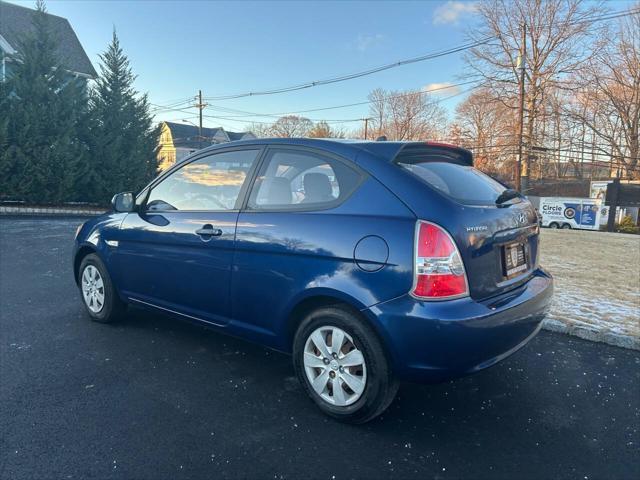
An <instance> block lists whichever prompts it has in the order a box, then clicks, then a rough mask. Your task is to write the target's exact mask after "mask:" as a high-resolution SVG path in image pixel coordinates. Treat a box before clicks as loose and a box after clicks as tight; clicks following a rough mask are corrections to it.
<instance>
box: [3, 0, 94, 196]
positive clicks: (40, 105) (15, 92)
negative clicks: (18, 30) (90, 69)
mask: <svg viewBox="0 0 640 480" xmlns="http://www.w3.org/2000/svg"><path fill="white" fill-rule="evenodd" d="M45 13H46V9H45V6H44V2H43V1H42V0H39V1H38V2H37V11H36V12H35V13H34V15H33V31H32V32H30V33H28V34H26V35H25V36H24V37H23V38H22V39H21V41H20V42H19V44H18V48H17V50H18V52H19V53H18V54H17V58H16V60H17V61H15V62H13V63H12V66H13V67H14V68H13V70H12V75H11V77H10V78H9V79H8V81H7V84H6V85H5V87H4V88H5V89H6V90H7V91H8V92H10V93H9V95H8V100H7V101H6V104H5V105H2V108H3V110H4V111H6V112H7V115H6V117H7V126H6V136H7V139H6V143H7V146H6V148H5V151H4V156H3V157H2V158H1V162H0V173H1V175H0V178H1V180H0V182H2V183H1V184H0V196H3V197H9V198H16V199H21V200H27V201H30V202H33V203H60V202H62V201H68V200H80V198H75V197H76V195H75V194H74V191H73V186H74V183H75V182H76V177H77V175H78V173H79V170H78V167H79V165H81V164H82V162H83V161H84V160H85V158H86V153H87V152H86V148H85V147H84V145H82V143H81V142H80V141H79V139H78V135H77V131H78V125H79V122H80V119H81V112H82V110H83V108H84V105H85V104H86V95H85V88H84V83H82V82H80V81H78V80H77V79H76V78H75V77H73V76H72V75H70V74H69V72H68V71H67V70H66V69H65V66H64V65H63V64H62V63H61V62H60V60H59V58H58V56H57V54H56V52H57V51H58V44H57V39H56V38H55V36H54V35H53V33H52V31H51V29H50V26H49V19H48V18H47V15H45ZM1 127H2V126H1V125H0V128H1ZM0 135H1V133H0Z"/></svg>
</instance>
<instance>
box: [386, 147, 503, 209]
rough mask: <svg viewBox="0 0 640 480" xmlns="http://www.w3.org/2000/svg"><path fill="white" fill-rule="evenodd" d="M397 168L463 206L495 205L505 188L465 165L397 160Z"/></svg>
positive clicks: (429, 159) (428, 160)
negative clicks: (404, 170) (406, 171)
mask: <svg viewBox="0 0 640 480" xmlns="http://www.w3.org/2000/svg"><path fill="white" fill-rule="evenodd" d="M397 163H398V165H400V166H401V167H402V168H404V169H406V170H408V171H409V172H411V173H412V174H413V175H415V176H416V177H418V178H419V179H420V180H422V181H423V182H425V183H428V184H429V185H430V186H432V187H434V188H436V189H437V190H439V191H440V192H442V193H444V194H445V195H447V196H449V197H451V198H452V199H454V200H455V201H457V202H459V203H462V204H464V205H494V204H495V201H496V199H497V198H498V196H499V195H500V194H501V193H502V192H503V191H504V190H506V187H505V186H504V185H502V184H501V183H499V182H497V181H495V180H494V179H493V178H491V177H489V176H488V175H485V174H484V173H482V172H481V171H479V170H476V169H475V168H473V167H470V166H467V165H460V164H458V163H449V162H446V161H438V159H433V158H425V159H423V160H421V159H416V158H412V159H410V160H409V159H406V160H405V159H398V161H397Z"/></svg>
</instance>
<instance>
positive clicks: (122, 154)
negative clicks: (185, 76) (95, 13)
mask: <svg viewBox="0 0 640 480" xmlns="http://www.w3.org/2000/svg"><path fill="white" fill-rule="evenodd" d="M100 60H101V64H100V76H99V78H98V79H97V80H96V85H95V88H94V89H93V90H92V91H91V93H90V101H89V114H90V118H91V120H90V122H89V142H90V144H89V148H90V151H91V157H92V162H91V165H92V169H91V171H89V172H86V174H87V178H88V179H90V181H91V184H93V185H94V186H96V188H95V190H94V194H95V198H94V200H95V201H100V202H106V201H108V200H109V199H110V198H111V196H112V195H113V194H114V193H118V192H121V191H138V190H139V189H141V188H142V187H143V186H144V185H145V184H146V183H148V182H149V180H151V179H152V178H153V177H154V176H155V175H156V173H157V168H158V167H157V159H156V148H157V145H158V137H159V134H160V131H159V129H158V128H154V127H153V119H152V117H151V114H150V113H149V102H148V99H147V96H146V95H140V94H139V93H138V92H137V91H136V90H135V88H134V86H133V82H134V81H135V78H136V77H135V76H134V74H133V72H132V70H131V67H130V65H129V60H128V58H127V56H126V55H125V54H124V52H123V51H122V48H121V47H120V41H119V40H118V36H117V35H116V32H115V31H114V32H113V38H112V41H111V44H110V45H109V47H108V48H107V51H106V52H104V53H103V54H102V55H100Z"/></svg>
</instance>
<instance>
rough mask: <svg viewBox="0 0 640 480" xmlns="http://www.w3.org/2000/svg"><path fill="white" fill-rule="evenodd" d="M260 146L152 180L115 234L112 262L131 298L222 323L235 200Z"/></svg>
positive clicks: (202, 158) (226, 307) (226, 153)
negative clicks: (117, 234) (135, 207)
mask: <svg viewBox="0 0 640 480" xmlns="http://www.w3.org/2000/svg"><path fill="white" fill-rule="evenodd" d="M259 153H260V149H259V148H246V147H245V148H244V149H234V150H228V151H223V152H220V153H209V154H206V155H203V156H200V157H197V158H196V159H194V160H193V161H189V162H188V163H186V164H185V165H183V166H181V167H179V168H177V169H175V170H173V171H172V172H171V173H170V174H168V175H166V176H165V177H162V178H161V179H160V180H159V181H158V182H156V183H155V184H153V185H152V186H151V187H150V189H149V192H148V194H147V196H146V199H144V200H143V201H142V203H141V205H140V207H139V211H138V212H135V213H131V214H129V215H127V217H126V218H125V219H124V221H123V223H122V225H121V227H120V232H119V242H118V246H117V249H116V250H117V254H116V255H115V259H116V262H117V270H118V272H119V273H120V278H119V285H121V286H122V287H121V290H122V293H123V295H125V296H126V297H127V298H129V299H130V300H131V301H133V302H134V303H136V302H137V303H141V304H146V305H152V306H156V307H159V308H161V309H164V310H169V311H172V312H176V313H179V314H182V315H184V316H188V317H194V318H196V319H199V320H204V321H207V322H210V323H214V324H225V323H227V322H228V319H229V316H230V304H229V288H230V279H231V266H232V259H233V251H234V242H235V232H236V222H237V219H238V208H239V202H241V200H242V195H243V194H244V190H245V181H246V179H247V178H248V176H250V175H249V174H250V172H251V170H252V168H253V167H254V166H255V163H256V161H257V158H258V156H259Z"/></svg>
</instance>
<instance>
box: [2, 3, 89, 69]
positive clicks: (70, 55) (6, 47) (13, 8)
mask: <svg viewBox="0 0 640 480" xmlns="http://www.w3.org/2000/svg"><path fill="white" fill-rule="evenodd" d="M36 13H37V12H36V10H33V9H31V8H26V7H22V6H20V5H15V4H13V3H7V2H3V1H2V0H0V81H2V80H4V79H5V78H7V77H8V76H9V75H11V67H12V63H14V62H16V61H19V60H18V59H19V55H20V52H19V48H20V38H22V37H24V36H25V35H28V34H29V33H31V32H32V31H33V16H34V15H35V14H36ZM45 15H47V18H48V21H49V25H50V28H51V32H52V34H53V35H54V36H55V37H56V39H57V41H58V51H57V52H56V53H57V55H58V58H59V59H60V63H61V65H62V67H63V68H64V69H65V70H66V71H68V72H69V74H70V75H72V76H74V77H76V78H80V79H85V80H86V79H91V78H95V77H96V76H97V74H96V71H95V69H94V68H93V65H92V64H91V61H90V60H89V57H88V56H87V53H86V52H85V51H84V48H82V45H81V44H80V41H79V40H78V37H77V36H76V34H75V32H74V31H73V28H71V24H70V23H69V21H68V20H67V19H66V18H62V17H58V16H57V15H51V14H49V13H46V14H45Z"/></svg>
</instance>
